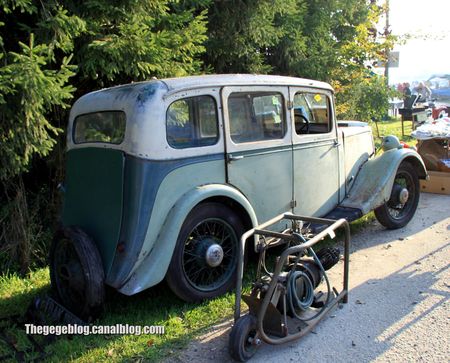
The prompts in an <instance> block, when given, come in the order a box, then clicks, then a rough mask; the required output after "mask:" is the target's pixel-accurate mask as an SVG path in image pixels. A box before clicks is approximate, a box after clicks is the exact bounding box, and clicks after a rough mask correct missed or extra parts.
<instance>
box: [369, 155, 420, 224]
mask: <svg viewBox="0 0 450 363" xmlns="http://www.w3.org/2000/svg"><path fill="white" fill-rule="evenodd" d="M419 194H420V187H419V177H418V175H417V172H416V170H415V169H414V167H413V166H412V165H411V164H409V163H403V164H401V165H400V166H399V168H398V170H397V174H396V175H395V180H394V185H393V187H392V192H391V197H390V198H389V200H388V201H387V202H386V203H384V204H383V205H382V206H380V207H378V208H376V209H375V211H374V212H375V216H376V217H377V219H378V221H379V222H380V223H381V224H382V225H383V226H385V227H386V228H388V229H397V228H401V227H404V226H405V225H407V224H408V222H409V221H410V220H411V219H412V217H413V216H414V213H415V212H416V209H417V205H418V203H419Z"/></svg>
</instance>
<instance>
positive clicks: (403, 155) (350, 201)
mask: <svg viewBox="0 0 450 363" xmlns="http://www.w3.org/2000/svg"><path fill="white" fill-rule="evenodd" d="M403 161H408V162H410V163H412V164H413V165H414V167H415V168H416V171H417V173H418V175H419V178H421V179H425V178H426V176H427V173H426V168H425V165H424V163H423V161H422V159H421V158H420V156H419V154H418V153H417V152H415V151H414V150H412V149H403V148H402V149H391V150H388V151H386V152H384V153H383V154H382V155H380V156H379V157H376V158H372V159H370V160H368V161H367V162H366V163H365V164H364V165H363V166H362V168H361V171H360V172H359V173H358V175H357V176H356V180H355V182H354V184H353V185H352V187H351V189H350V191H349V192H348V197H347V198H346V199H345V200H344V201H343V202H342V204H341V206H343V207H349V208H356V209H360V210H361V211H362V213H363V214H367V213H369V212H370V211H371V210H373V209H375V208H377V207H379V206H380V205H382V204H383V203H385V202H387V201H388V200H389V198H390V196H391V190H392V186H393V184H394V180H395V175H396V173H397V169H398V167H399V166H400V164H401V163H402V162H403Z"/></svg>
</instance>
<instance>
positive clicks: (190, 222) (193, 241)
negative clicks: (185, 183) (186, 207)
mask: <svg viewBox="0 0 450 363" xmlns="http://www.w3.org/2000/svg"><path fill="white" fill-rule="evenodd" d="M243 233H244V227H243V225H242V222H241V220H240V219H239V218H238V216H237V215H236V213H235V212H234V211H233V210H232V209H231V208H230V207H228V206H226V205H223V204H220V203H214V202H211V203H204V204H200V205H198V206H197V207H195V208H194V209H193V210H192V211H191V212H190V213H189V215H188V216H187V217H186V219H185V221H184V223H183V226H182V227H181V229H180V232H179V235H178V240H177V244H176V246H175V249H174V252H173V255H172V260H171V262H170V265H169V269H168V270H167V274H166V280H167V283H168V285H169V286H170V288H171V289H172V291H173V292H174V293H175V294H176V295H178V296H179V297H180V298H182V299H183V300H185V301H201V300H203V299H208V298H212V297H216V296H219V295H222V294H224V293H225V292H227V291H229V290H231V288H232V287H233V286H234V283H235V281H236V268H237V260H238V251H239V239H240V237H241V235H242V234H243Z"/></svg>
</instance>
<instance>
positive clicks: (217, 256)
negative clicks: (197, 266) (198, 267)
mask: <svg viewBox="0 0 450 363" xmlns="http://www.w3.org/2000/svg"><path fill="white" fill-rule="evenodd" d="M205 259H206V263H207V264H208V265H209V266H210V267H217V266H219V265H220V264H221V263H222V260H223V249H222V247H220V246H219V245H218V244H213V245H211V246H209V247H208V249H207V250H206V256H205Z"/></svg>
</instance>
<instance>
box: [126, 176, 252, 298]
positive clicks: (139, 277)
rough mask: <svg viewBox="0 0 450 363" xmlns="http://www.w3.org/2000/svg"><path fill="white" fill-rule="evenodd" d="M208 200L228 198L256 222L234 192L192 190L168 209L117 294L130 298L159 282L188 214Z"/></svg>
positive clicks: (212, 186) (206, 187)
mask: <svg viewBox="0 0 450 363" xmlns="http://www.w3.org/2000/svg"><path fill="white" fill-rule="evenodd" d="M212 197H214V198H217V197H223V198H229V199H231V200H233V201H235V202H237V203H238V204H239V205H240V206H242V207H243V208H244V209H245V210H246V212H247V213H248V215H249V217H250V219H251V222H252V225H253V226H257V225H258V219H257V217H256V214H255V212H254V210H253V208H252V206H251V204H250V202H249V201H248V200H247V199H246V198H245V197H244V196H243V195H242V193H240V192H239V191H238V190H236V189H234V188H232V187H230V186H227V185H223V184H207V185H200V186H197V187H194V188H192V189H191V190H189V191H188V192H186V193H184V194H183V195H182V196H181V197H180V198H179V199H178V201H177V202H176V203H175V204H174V205H173V206H171V208H170V210H169V212H168V214H167V216H166V218H165V220H164V223H163V225H162V226H161V228H160V229H159V230H158V235H157V240H158V242H157V243H156V244H155V245H154V248H153V249H152V250H151V251H149V253H148V255H147V256H146V257H145V259H144V260H143V261H142V263H141V264H140V265H139V267H138V268H137V269H135V270H134V271H133V273H132V274H131V275H130V277H129V279H128V280H127V281H126V283H125V284H124V285H123V286H121V287H120V288H119V291H120V292H121V293H123V294H125V295H133V294H136V293H138V292H140V291H142V290H144V289H146V288H148V287H150V286H153V285H156V284H157V283H159V282H160V281H162V279H163V278H164V276H165V274H166V271H167V268H168V266H169V263H170V260H171V257H172V252H173V249H174V247H175V243H176V241H177V237H178V233H179V230H180V228H181V226H182V224H183V222H184V221H185V219H186V217H187V215H188V213H189V212H190V211H191V210H192V209H193V208H194V207H195V206H196V205H198V204H199V203H201V202H202V201H204V200H207V199H208V198H212ZM149 230H150V229H149Z"/></svg>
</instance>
